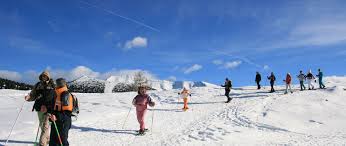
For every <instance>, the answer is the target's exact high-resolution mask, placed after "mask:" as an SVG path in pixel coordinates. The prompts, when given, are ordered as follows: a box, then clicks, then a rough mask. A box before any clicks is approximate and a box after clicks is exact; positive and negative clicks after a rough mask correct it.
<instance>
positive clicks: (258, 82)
mask: <svg viewBox="0 0 346 146" xmlns="http://www.w3.org/2000/svg"><path fill="white" fill-rule="evenodd" d="M256 83H257V89H261V85H260V81H256Z"/></svg>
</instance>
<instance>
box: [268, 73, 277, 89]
mask: <svg viewBox="0 0 346 146" xmlns="http://www.w3.org/2000/svg"><path fill="white" fill-rule="evenodd" d="M267 78H268V80H269V81H270V87H271V89H270V93H273V92H275V89H274V84H275V80H276V77H275V75H274V73H273V72H271V74H270V76H269V77H267Z"/></svg>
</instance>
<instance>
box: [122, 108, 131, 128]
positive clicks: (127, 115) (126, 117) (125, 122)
mask: <svg viewBox="0 0 346 146" xmlns="http://www.w3.org/2000/svg"><path fill="white" fill-rule="evenodd" d="M131 109H132V107H130V109H129V112H128V113H127V116H126V118H125V121H124V124H123V127H122V129H124V127H125V124H126V121H127V119H128V117H129V115H130V112H131Z"/></svg>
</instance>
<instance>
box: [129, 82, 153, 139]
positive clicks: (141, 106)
mask: <svg viewBox="0 0 346 146" xmlns="http://www.w3.org/2000/svg"><path fill="white" fill-rule="evenodd" d="M132 104H133V105H134V106H135V107H136V114H137V120H138V123H139V125H140V129H139V131H138V132H139V133H138V134H139V135H144V134H145V132H146V131H148V129H146V128H145V123H144V117H145V114H146V112H147V109H148V105H149V106H151V107H153V106H155V102H154V101H153V99H152V98H151V97H150V96H149V95H148V94H147V86H140V87H138V95H137V96H136V97H135V98H134V99H133V101H132Z"/></svg>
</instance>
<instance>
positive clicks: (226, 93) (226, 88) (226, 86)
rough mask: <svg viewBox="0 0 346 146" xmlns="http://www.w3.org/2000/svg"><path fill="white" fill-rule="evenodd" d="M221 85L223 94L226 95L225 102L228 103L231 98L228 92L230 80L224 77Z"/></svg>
mask: <svg viewBox="0 0 346 146" xmlns="http://www.w3.org/2000/svg"><path fill="white" fill-rule="evenodd" d="M221 86H222V87H225V96H226V97H227V101H226V103H229V102H230V101H231V100H232V98H231V97H229V93H230V92H231V88H232V81H231V80H229V79H228V78H226V80H225V84H224V85H221Z"/></svg>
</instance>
